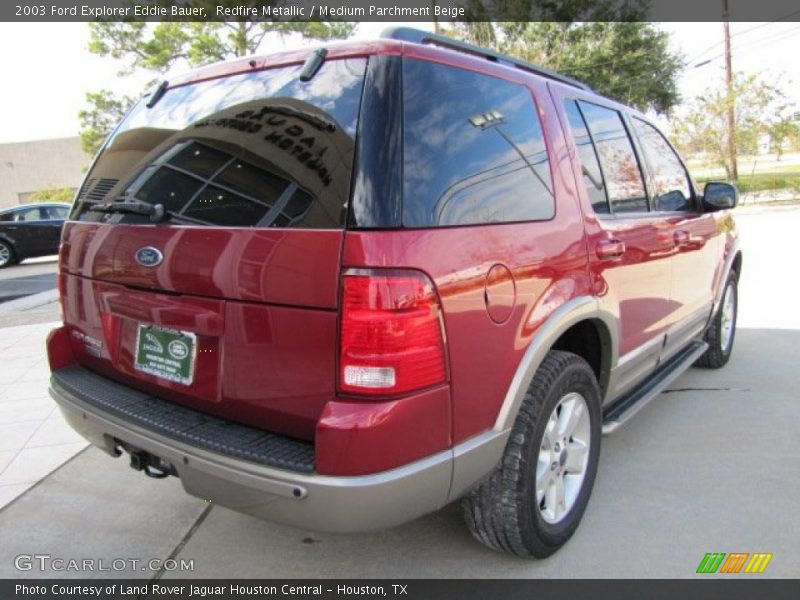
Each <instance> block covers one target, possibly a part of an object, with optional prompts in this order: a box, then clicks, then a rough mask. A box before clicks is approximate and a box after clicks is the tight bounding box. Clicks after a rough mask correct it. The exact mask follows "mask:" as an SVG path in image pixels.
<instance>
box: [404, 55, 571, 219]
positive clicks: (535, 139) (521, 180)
mask: <svg viewBox="0 0 800 600" xmlns="http://www.w3.org/2000/svg"><path fill="white" fill-rule="evenodd" d="M403 114H404V118H403V129H404V134H403V141H404V143H403V154H404V158H403V174H404V181H403V224H404V225H405V226H406V227H437V226H446V225H469V224H475V223H507V222H514V221H536V220H545V219H550V218H552V216H553V215H554V214H555V203H554V199H553V183H552V181H551V178H550V165H549V161H548V156H547V148H546V146H545V141H544V134H543V132H542V126H541V123H540V122H539V116H538V114H537V111H536V107H535V105H534V102H533V98H532V97H531V93H530V91H529V90H528V89H527V88H526V87H524V86H522V85H519V84H517V83H512V82H509V81H503V80H501V79H497V78H495V77H489V76H486V75H481V74H479V73H473V72H471V71H465V70H463V69H458V68H453V67H449V66H445V65H439V64H434V63H431V62H427V61H419V60H413V59H404V60H403Z"/></svg>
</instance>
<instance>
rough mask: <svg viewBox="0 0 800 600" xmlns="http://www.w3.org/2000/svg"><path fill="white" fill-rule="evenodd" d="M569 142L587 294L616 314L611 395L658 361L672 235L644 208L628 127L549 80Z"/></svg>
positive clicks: (666, 317)
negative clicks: (591, 289) (582, 220)
mask: <svg viewBox="0 0 800 600" xmlns="http://www.w3.org/2000/svg"><path fill="white" fill-rule="evenodd" d="M551 89H552V90H553V94H554V97H555V98H556V100H557V103H560V104H561V106H562V107H563V110H564V117H565V122H566V124H567V129H568V130H569V131H570V133H571V135H572V139H573V142H574V144H575V151H576V157H575V158H576V160H575V161H574V164H575V168H576V173H575V175H576V180H577V181H578V182H579V183H580V184H581V185H579V188H580V189H581V194H582V202H583V203H584V213H585V215H586V230H587V237H588V240H589V260H590V266H591V269H592V271H593V273H594V275H595V277H594V281H595V294H596V295H597V296H598V297H599V298H600V299H601V301H602V302H603V303H605V304H606V305H607V308H608V309H609V310H611V311H612V312H618V315H619V331H618V335H619V361H618V366H617V369H616V370H615V374H614V377H615V380H614V381H613V382H612V396H613V395H614V394H615V393H622V392H624V391H625V390H626V389H629V388H630V387H631V386H632V385H634V384H635V383H636V382H637V381H638V380H640V379H641V378H642V377H644V376H645V375H647V374H648V373H649V372H651V371H652V369H653V368H655V366H656V365H657V364H658V360H659V355H660V353H661V348H662V344H663V340H664V336H665V333H666V331H667V329H668V327H669V324H670V323H671V321H672V318H673V312H674V306H673V305H672V302H671V300H670V269H671V264H670V260H671V255H672V249H673V244H672V239H671V232H670V230H669V226H668V224H667V223H666V222H665V221H664V220H663V219H662V218H661V216H660V215H658V214H655V213H653V212H652V211H651V210H650V206H649V203H648V194H647V188H646V185H645V180H644V176H643V171H642V168H641V165H640V164H639V160H638V158H637V155H636V152H635V151H634V146H633V144H632V141H631V137H630V132H629V129H628V127H627V124H626V122H625V119H624V118H623V115H622V113H620V112H619V111H618V110H617V109H616V108H613V107H611V106H601V105H599V104H597V103H596V101H595V100H594V99H593V98H592V99H591V100H590V99H585V100H584V99H581V97H580V94H576V93H575V92H573V91H572V90H567V89H566V88H564V87H563V86H553V85H551Z"/></svg>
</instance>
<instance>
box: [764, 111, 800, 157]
mask: <svg viewBox="0 0 800 600" xmlns="http://www.w3.org/2000/svg"><path fill="white" fill-rule="evenodd" d="M766 129H767V135H769V141H770V146H771V149H772V151H773V152H774V153H775V154H776V159H777V160H780V159H781V156H783V153H784V151H785V150H786V146H787V145H790V146H792V147H796V146H797V145H798V143H800V113H797V112H795V113H792V112H791V110H790V107H789V106H786V107H785V109H784V110H783V111H780V110H779V111H777V112H775V113H773V114H772V115H771V118H770V119H769V120H768V122H767V124H766Z"/></svg>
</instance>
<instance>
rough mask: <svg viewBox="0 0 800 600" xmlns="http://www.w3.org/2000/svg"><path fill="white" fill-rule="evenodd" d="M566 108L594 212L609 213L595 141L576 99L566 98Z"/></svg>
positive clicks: (584, 181)
mask: <svg viewBox="0 0 800 600" xmlns="http://www.w3.org/2000/svg"><path fill="white" fill-rule="evenodd" d="M564 109H565V111H566V113H567V119H568V120H569V127H570V130H571V131H572V138H573V139H574V140H575V147H576V148H577V151H578V161H579V162H580V164H581V171H582V172H583V184H584V186H585V187H586V193H587V195H588V196H589V202H591V203H592V208H593V209H594V212H596V213H599V214H607V213H608V212H609V210H608V197H607V196H606V184H605V182H604V181H603V172H602V171H601V170H600V162H599V160H598V158H597V152H596V151H595V147H594V142H593V141H592V138H591V136H590V135H589V129H588V128H587V127H586V122H585V121H584V120H583V115H582V114H581V111H580V109H579V108H578V103H577V102H575V100H566V101H565V102H564Z"/></svg>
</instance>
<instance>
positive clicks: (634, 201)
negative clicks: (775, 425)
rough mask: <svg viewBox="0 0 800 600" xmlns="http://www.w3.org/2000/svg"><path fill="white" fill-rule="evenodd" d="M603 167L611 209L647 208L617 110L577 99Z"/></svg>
mask: <svg viewBox="0 0 800 600" xmlns="http://www.w3.org/2000/svg"><path fill="white" fill-rule="evenodd" d="M580 107H581V111H582V112H583V115H584V117H586V122H587V124H588V125H589V131H590V132H591V134H592V139H593V140H594V144H595V148H596V149H597V154H598V156H599V157H600V164H601V165H602V167H603V174H604V175H605V180H606V186H607V189H608V198H609V200H610V202H611V210H612V211H613V212H615V213H626V212H647V192H646V191H645V188H644V181H643V180H642V172H641V170H640V168H639V162H638V161H637V159H636V154H635V153H634V151H633V145H632V144H631V140H630V138H629V137H628V131H627V130H626V129H625V124H624V123H623V121H622V116H621V115H620V114H619V112H617V111H616V110H611V109H609V108H603V107H602V106H597V105H596V104H590V103H588V102H580Z"/></svg>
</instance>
